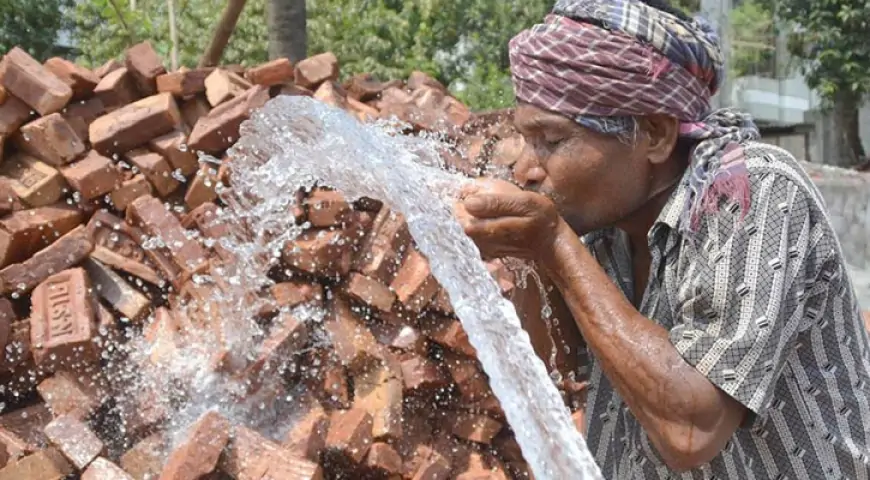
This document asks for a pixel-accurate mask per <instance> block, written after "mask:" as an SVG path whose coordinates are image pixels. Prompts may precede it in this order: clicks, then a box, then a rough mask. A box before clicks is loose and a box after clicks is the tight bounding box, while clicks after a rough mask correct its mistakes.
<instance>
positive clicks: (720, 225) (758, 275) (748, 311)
mask: <svg viewBox="0 0 870 480" xmlns="http://www.w3.org/2000/svg"><path fill="white" fill-rule="evenodd" d="M746 156H747V167H748V168H749V174H750V181H751V191H752V206H751V208H750V211H749V212H748V213H747V215H746V216H745V217H743V219H742V220H741V219H740V214H739V212H738V209H737V208H736V205H725V206H724V208H722V209H721V211H720V212H718V213H716V214H713V215H708V216H707V217H706V218H704V219H703V220H702V222H701V226H700V228H699V229H698V231H697V232H696V233H695V234H694V237H693V238H688V237H685V236H683V235H682V234H680V232H679V229H678V228H677V227H678V224H679V222H680V215H679V213H680V210H681V207H682V205H683V204H684V201H685V198H686V195H687V193H688V192H687V188H685V187H682V186H681V187H677V188H676V189H675V191H674V192H673V194H672V196H671V198H670V200H669V201H668V203H667V204H666V206H665V208H664V209H663V210H662V212H661V214H660V216H659V218H658V220H657V221H656V222H655V224H654V225H653V227H652V229H651V230H650V232H649V236H648V239H649V246H650V250H651V252H652V265H651V268H650V271H651V273H650V277H649V283H648V287H647V289H646V292H644V296H643V299H642V301H641V305H640V306H639V307H638V309H639V311H640V312H641V313H643V314H644V315H645V316H646V317H648V318H650V319H652V320H653V321H655V322H657V323H658V324H660V325H662V326H663V327H664V328H665V329H667V330H668V332H669V334H670V339H671V342H672V343H673V345H674V347H675V348H676V349H677V351H678V352H679V353H680V355H682V356H683V358H684V359H685V360H686V362H688V363H689V364H690V365H692V366H694V367H695V368H696V369H697V370H698V371H699V372H700V373H701V374H703V375H704V376H706V377H707V378H708V379H709V380H710V381H711V382H712V383H713V384H715V385H716V386H717V387H719V388H720V389H722V390H723V391H724V392H726V393H728V394H729V395H730V396H732V397H733V398H734V399H736V400H737V401H738V402H740V403H741V404H743V405H744V406H745V407H746V408H747V409H748V410H749V411H750V415H749V417H748V419H747V422H746V423H745V424H744V425H743V426H741V427H740V428H738V430H737V432H736V433H735V434H734V436H733V437H732V438H731V440H730V441H729V442H728V444H727V446H726V447H725V448H724V450H723V451H722V452H721V453H720V454H719V455H717V456H716V457H715V458H714V459H713V460H712V461H710V462H709V463H708V464H705V465H703V466H701V467H699V468H697V469H695V470H692V471H690V472H686V473H683V474H677V473H674V472H671V471H669V469H668V468H667V466H666V465H665V464H664V462H663V460H662V458H661V457H660V456H659V454H658V452H657V451H656V450H655V448H654V447H653V446H652V445H651V444H650V442H649V439H648V438H647V436H646V435H645V434H644V432H643V429H642V427H641V425H640V423H638V421H637V420H636V419H635V418H634V416H633V415H632V413H631V412H630V411H629V409H628V407H627V406H626V404H625V403H624V402H623V401H622V400H621V399H620V397H619V395H618V394H617V392H616V391H615V390H614V389H613V388H612V387H611V385H610V383H609V381H608V379H607V378H606V377H605V376H604V374H603V373H602V371H601V368H600V366H599V365H597V364H596V362H595V359H594V358H593V359H592V360H591V361H592V365H591V370H590V372H589V375H590V382H589V384H590V388H589V392H588V399H587V410H586V419H587V443H588V445H589V448H590V450H591V451H592V454H593V455H594V456H595V458H596V460H597V462H598V464H599V465H600V466H601V468H602V472H603V474H604V476H605V478H608V479H619V480H627V479H645V480H648V479H665V478H674V479H677V478H680V479H714V478H715V479H735V480H736V479H741V480H745V479H793V480H804V479H812V480H815V479H868V478H870V466H868V464H870V450H868V446H870V360H868V346H870V342H868V334H867V331H866V329H865V328H864V323H863V320H862V317H861V313H860V310H859V308H858V302H857V300H856V297H855V293H854V290H853V288H852V284H851V280H850V279H849V275H848V273H847V271H846V267H845V262H844V260H843V255H842V250H841V248H840V244H839V242H838V240H837V237H836V235H835V234H834V232H833V229H832V227H831V223H830V221H829V219H828V216H827V214H826V211H825V205H824V201H823V200H822V198H821V195H820V194H819V192H818V190H817V189H816V188H815V186H814V185H813V183H812V181H811V180H810V179H809V177H808V176H807V175H806V173H805V172H804V171H803V169H802V168H801V167H800V165H799V164H798V163H797V161H795V159H794V158H793V157H792V156H791V155H790V154H788V152H786V151H785V150H782V149H780V148H778V147H773V146H769V145H764V144H760V143H750V144H748V145H747V146H746ZM583 240H584V242H585V243H586V244H587V245H588V247H589V249H590V251H591V252H592V253H593V255H594V256H595V258H596V259H597V260H598V261H599V263H600V264H601V265H602V267H603V268H604V269H605V270H606V272H607V273H608V275H609V276H610V278H611V279H612V280H613V281H614V282H615V283H616V284H617V285H618V286H619V287H620V288H621V290H622V291H623V293H624V294H625V295H626V297H627V298H629V299H633V298H635V296H634V291H633V288H634V287H633V285H632V269H631V258H630V254H629V249H628V243H627V238H626V236H625V234H624V233H622V232H620V231H617V230H615V229H606V230H601V231H597V232H594V233H592V234H589V235H587V236H585V237H584V239H583Z"/></svg>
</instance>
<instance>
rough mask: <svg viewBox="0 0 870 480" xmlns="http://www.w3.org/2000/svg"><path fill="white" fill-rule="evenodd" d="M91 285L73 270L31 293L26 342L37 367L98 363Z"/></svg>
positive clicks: (49, 280)
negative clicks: (31, 303)
mask: <svg viewBox="0 0 870 480" xmlns="http://www.w3.org/2000/svg"><path fill="white" fill-rule="evenodd" d="M90 288H91V284H90V280H89V279H88V277H87V275H86V274H85V271H84V270H82V269H81V268H74V269H70V270H66V271H63V272H61V273H58V274H55V275H53V276H51V277H49V278H48V279H47V280H45V282H43V283H41V284H39V286H38V287H36V289H34V291H33V297H32V298H33V310H32V312H31V315H30V341H31V344H32V345H33V357H34V359H35V360H36V363H37V364H43V363H49V364H63V363H67V362H76V361H82V362H86V363H91V362H94V361H96V360H98V359H99V350H98V347H97V345H96V344H95V343H94V337H95V336H96V334H97V332H96V317H95V309H94V306H95V305H94V299H93V297H92V296H91V292H90Z"/></svg>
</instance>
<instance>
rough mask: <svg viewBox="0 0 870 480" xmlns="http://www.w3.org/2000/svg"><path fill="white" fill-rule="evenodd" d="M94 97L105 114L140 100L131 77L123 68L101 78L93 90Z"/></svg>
mask: <svg viewBox="0 0 870 480" xmlns="http://www.w3.org/2000/svg"><path fill="white" fill-rule="evenodd" d="M94 95H95V96H96V97H97V98H98V99H99V100H100V102H102V104H103V107H104V108H105V109H106V112H112V111H115V110H117V109H119V108H122V107H124V106H125V105H127V104H128V103H133V102H135V101H136V100H138V99H139V98H140V96H139V91H138V90H136V84H135V83H134V82H133V76H132V75H131V74H130V71H129V70H127V69H126V68H125V67H121V68H118V69H115V70H113V71H112V72H110V73H108V74H106V76H104V77H102V79H101V80H100V83H98V84H97V87H96V88H94Z"/></svg>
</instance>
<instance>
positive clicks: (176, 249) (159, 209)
mask: <svg viewBox="0 0 870 480" xmlns="http://www.w3.org/2000/svg"><path fill="white" fill-rule="evenodd" d="M127 218H128V220H131V221H132V223H133V224H134V225H140V226H141V227H142V228H143V229H144V230H145V232H146V233H148V234H149V235H152V236H158V237H160V239H161V240H162V242H163V244H164V245H167V246H169V249H168V250H169V252H168V253H169V256H170V257H171V258H172V259H173V261H174V263H175V264H176V265H177V266H178V268H179V269H181V271H182V272H183V276H184V277H185V280H186V279H187V278H190V276H192V275H193V274H195V273H199V272H202V271H203V270H204V269H205V268H207V266H208V254H207V253H206V251H205V250H204V249H203V248H202V246H200V244H199V243H197V242H195V241H193V240H191V239H189V238H187V236H186V235H185V230H184V228H183V227H182V226H181V222H180V221H179V220H178V218H176V217H175V216H174V215H172V214H171V213H170V212H169V211H167V210H166V208H165V207H164V206H163V204H162V203H161V202H160V201H159V200H157V199H156V198H154V197H152V196H143V197H139V198H137V199H136V200H134V201H133V203H131V204H130V207H129V208H128V209H127ZM179 281H180V282H181V283H183V281H182V280H179Z"/></svg>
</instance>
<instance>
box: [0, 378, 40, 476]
mask: <svg viewBox="0 0 870 480" xmlns="http://www.w3.org/2000/svg"><path fill="white" fill-rule="evenodd" d="M6 391H7V392H9V391H10V390H9V386H8V385H7V390H6ZM50 421H51V412H49V410H48V409H47V408H45V405H42V404H36V405H33V406H30V407H25V408H21V409H18V410H15V411H12V412H9V413H4V414H3V415H0V449H4V448H5V450H6V452H7V453H8V454H9V459H10V461H13V460H17V459H19V458H21V457H23V456H25V455H30V454H32V453H34V452H37V451H39V449H40V448H42V447H44V446H45V445H46V444H47V443H48V439H47V438H45V434H44V433H43V431H42V430H43V428H45V426H46V425H48V422H50Z"/></svg>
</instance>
